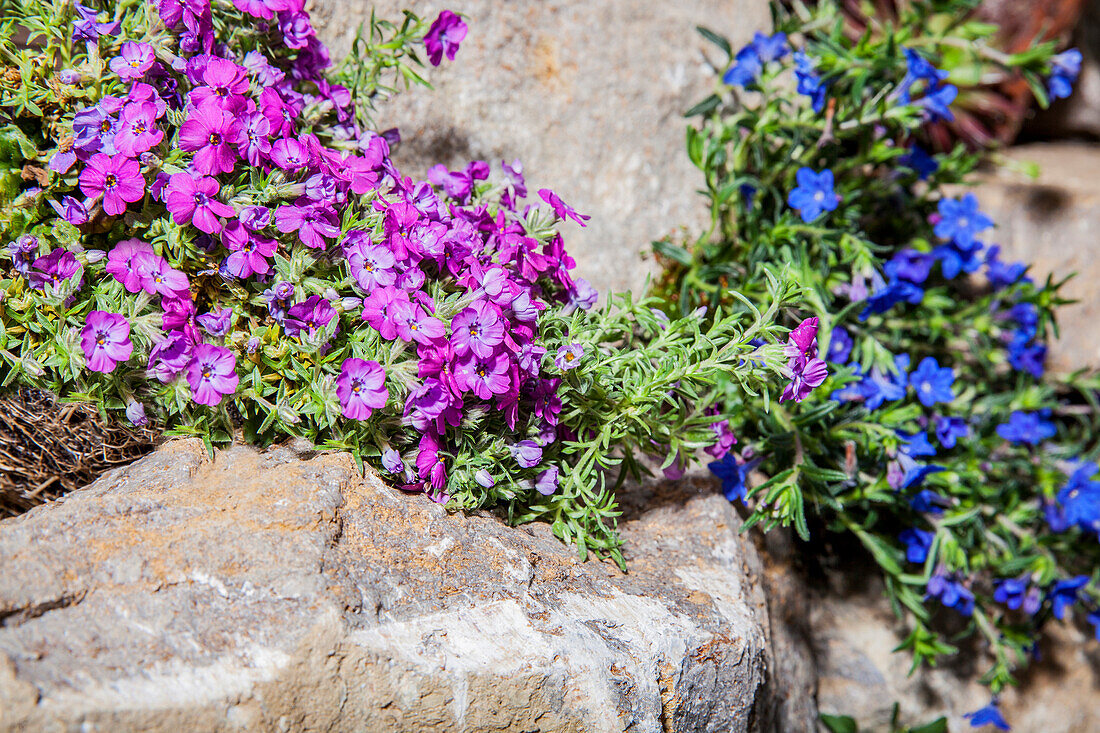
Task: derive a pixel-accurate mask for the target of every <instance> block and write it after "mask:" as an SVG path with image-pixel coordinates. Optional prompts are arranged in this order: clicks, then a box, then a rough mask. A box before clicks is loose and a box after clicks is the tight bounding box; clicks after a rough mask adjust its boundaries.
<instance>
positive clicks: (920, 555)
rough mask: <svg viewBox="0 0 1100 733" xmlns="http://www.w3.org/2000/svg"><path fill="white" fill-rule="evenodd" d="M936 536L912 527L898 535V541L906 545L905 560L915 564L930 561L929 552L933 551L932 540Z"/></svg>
mask: <svg viewBox="0 0 1100 733" xmlns="http://www.w3.org/2000/svg"><path fill="white" fill-rule="evenodd" d="M935 537H936V535H935V534H934V533H932V532H926V531H925V530H923V529H917V528H916V527H912V528H910V529H907V530H905V531H904V532H902V533H901V534H899V535H898V539H899V540H901V541H902V542H904V543H905V559H906V560H908V561H909V562H913V563H922V562H924V561H925V560H927V559H928V551H929V550H930V549H932V540H933V539H935Z"/></svg>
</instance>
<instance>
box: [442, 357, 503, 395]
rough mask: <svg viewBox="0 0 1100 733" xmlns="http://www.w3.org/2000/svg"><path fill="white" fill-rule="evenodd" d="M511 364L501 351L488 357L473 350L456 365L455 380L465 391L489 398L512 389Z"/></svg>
mask: <svg viewBox="0 0 1100 733" xmlns="http://www.w3.org/2000/svg"><path fill="white" fill-rule="evenodd" d="M511 366H512V365H511V362H510V361H509V360H508V358H507V357H506V356H504V354H501V353H499V352H498V353H496V354H493V355H491V356H488V357H482V356H478V355H477V354H474V353H472V352H471V353H469V354H467V355H466V358H465V359H462V360H460V361H459V362H458V364H457V366H456V367H455V382H456V384H457V385H458V388H459V389H460V390H462V391H463V392H473V393H474V394H476V395H477V396H478V397H480V398H481V399H483V400H487V399H490V398H491V397H492V396H493V395H500V394H505V393H507V392H508V391H509V390H510V389H511V386H512V379H511V375H510V371H511Z"/></svg>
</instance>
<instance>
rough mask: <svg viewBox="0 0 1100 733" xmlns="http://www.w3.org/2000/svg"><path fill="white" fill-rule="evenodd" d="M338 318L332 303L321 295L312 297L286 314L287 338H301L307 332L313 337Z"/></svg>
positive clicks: (284, 325) (294, 306)
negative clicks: (303, 332)
mask: <svg viewBox="0 0 1100 733" xmlns="http://www.w3.org/2000/svg"><path fill="white" fill-rule="evenodd" d="M335 317H336V309H335V308H333V307H332V303H329V302H328V301H327V300H325V299H324V298H322V297H321V296H320V295H311V296H309V297H308V298H306V299H305V300H303V301H302V302H301V303H298V304H296V305H292V306H291V307H290V309H289V310H288V311H287V313H286V319H285V320H284V322H283V327H284V328H285V329H286V334H287V336H300V335H301V333H302V331H305V332H306V334H307V335H308V336H313V335H314V334H315V333H317V331H318V329H322V328H324V327H325V326H327V325H328V324H329V323H331V322H332V319H333V318H335Z"/></svg>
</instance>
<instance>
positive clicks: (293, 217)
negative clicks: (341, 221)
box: [275, 206, 340, 249]
mask: <svg viewBox="0 0 1100 733" xmlns="http://www.w3.org/2000/svg"><path fill="white" fill-rule="evenodd" d="M336 222H337V219H336V215H335V214H333V213H332V212H331V211H330V210H328V209H323V208H321V207H319V206H280V207H279V208H278V210H277V211H276V212H275V227H276V228H277V229H278V230H279V231H280V232H282V233H283V234H289V233H290V232H298V239H300V240H302V244H304V245H305V246H307V247H312V248H313V249H324V248H325V246H326V245H327V244H328V243H327V242H326V241H325V237H328V238H333V237H338V236H340V227H338V226H337V225H336Z"/></svg>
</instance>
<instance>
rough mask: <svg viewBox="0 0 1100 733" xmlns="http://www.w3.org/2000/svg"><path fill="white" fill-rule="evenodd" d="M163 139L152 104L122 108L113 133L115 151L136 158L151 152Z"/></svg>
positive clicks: (130, 105)
mask: <svg viewBox="0 0 1100 733" xmlns="http://www.w3.org/2000/svg"><path fill="white" fill-rule="evenodd" d="M163 139H164V133H163V132H162V131H161V130H160V129H159V128H158V127H157V108H156V106H155V105H152V104H144V103H142V104H136V103H135V104H128V105H126V106H125V107H123V108H122V115H121V116H120V117H119V121H118V132H116V133H115V138H114V143H115V149H116V150H117V151H118V152H120V153H122V154H123V155H125V156H127V157H130V158H136V157H138V156H139V155H141V154H142V153H144V152H146V151H148V150H152V149H153V148H154V147H156V146H157V145H159V144H160V141H161V140H163Z"/></svg>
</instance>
